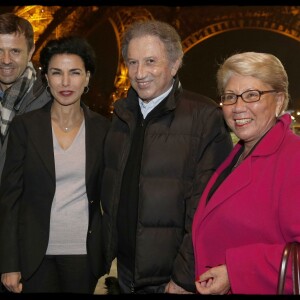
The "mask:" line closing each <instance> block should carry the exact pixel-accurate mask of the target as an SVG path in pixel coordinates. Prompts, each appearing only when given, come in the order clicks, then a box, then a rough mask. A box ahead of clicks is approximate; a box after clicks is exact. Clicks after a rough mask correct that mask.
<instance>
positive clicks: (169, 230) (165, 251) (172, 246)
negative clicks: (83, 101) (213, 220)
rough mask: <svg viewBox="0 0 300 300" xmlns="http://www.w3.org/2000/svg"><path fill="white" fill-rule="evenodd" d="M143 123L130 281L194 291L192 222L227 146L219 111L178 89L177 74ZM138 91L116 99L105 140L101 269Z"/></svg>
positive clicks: (113, 239)
mask: <svg viewBox="0 0 300 300" xmlns="http://www.w3.org/2000/svg"><path fill="white" fill-rule="evenodd" d="M163 101H164V103H165V104H164V106H163V108H162V110H161V113H160V115H159V116H158V117H156V118H154V119H153V120H151V121H149V123H148V125H147V128H146V130H145V136H144V145H143V152H142V162H141V169H140V184H139V211H138V220H137V229H136V234H137V236H136V255H135V271H134V274H135V275H134V276H135V278H134V285H135V287H140V286H144V285H159V284H163V283H167V282H169V280H170V279H171V278H172V280H173V281H174V282H175V283H177V284H178V285H180V286H182V287H183V288H185V289H186V290H189V291H195V285H194V281H195V277H194V257H193V248H192V239H191V225H192V219H193V215H194V212H195V209H196V207H197V204H198V200H199V198H200V196H201V193H202V191H203V189H204V187H205V185H206V183H207V181H208V179H209V178H210V176H211V175H212V173H213V172H214V171H215V170H216V168H217V167H218V166H219V165H220V163H221V162H222V161H223V160H224V159H225V158H226V157H227V155H228V154H229V152H230V151H231V149H232V141H231V137H230V134H229V131H228V130H227V127H226V126H225V123H224V119H223V115H222V111H221V110H220V108H219V107H218V105H217V104H216V103H215V102H214V101H213V100H211V99H209V98H207V97H205V96H202V95H199V94H196V93H192V92H188V91H185V90H182V89H181V87H180V83H179V81H178V79H177V80H176V81H175V84H174V87H173V89H172V91H171V93H170V94H169V95H168V96H167V99H165V100H163ZM137 105H138V97H137V94H136V93H135V91H134V90H133V89H130V90H129V92H128V98H126V99H121V100H119V101H117V102H116V103H115V110H114V114H113V120H112V124H111V128H110V130H109V132H108V136H107V142H106V146H105V161H106V168H105V171H104V180H103V190H102V191H103V193H102V197H101V199H102V206H103V229H104V233H103V234H104V243H105V247H106V259H107V272H108V271H109V268H110V266H111V262H112V260H113V259H114V258H115V257H116V255H117V253H116V252H117V242H118V235H117V226H116V220H117V211H118V202H119V198H120V188H121V183H122V175H123V171H124V168H125V165H126V161H127V158H128V154H129V150H130V146H131V142H132V141H131V138H132V131H133V129H134V127H135V125H136V117H135V114H134V110H135V109H136V107H137Z"/></svg>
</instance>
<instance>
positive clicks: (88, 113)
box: [83, 105, 110, 129]
mask: <svg viewBox="0 0 300 300" xmlns="http://www.w3.org/2000/svg"><path fill="white" fill-rule="evenodd" d="M83 109H84V113H85V118H87V120H89V121H91V122H93V123H95V124H96V123H97V124H99V125H101V126H102V127H104V128H106V129H108V127H109V125H110V120H109V119H108V118H106V117H105V116H103V115H101V114H100V113H98V112H95V111H93V110H91V109H90V108H89V107H88V106H86V105H84V106H83Z"/></svg>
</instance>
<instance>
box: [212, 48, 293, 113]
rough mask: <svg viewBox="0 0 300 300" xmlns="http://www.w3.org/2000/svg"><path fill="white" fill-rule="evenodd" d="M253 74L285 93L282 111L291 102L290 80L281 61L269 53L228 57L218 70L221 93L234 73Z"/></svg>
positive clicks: (248, 53) (249, 53) (240, 54)
mask: <svg viewBox="0 0 300 300" xmlns="http://www.w3.org/2000/svg"><path fill="white" fill-rule="evenodd" d="M235 74H238V75H242V76H252V77H254V78H257V79H259V80H261V81H262V82H264V83H266V84H268V85H270V86H271V87H272V88H273V89H274V90H276V91H278V92H282V93H283V94H284V103H283V106H282V108H281V111H280V113H282V112H283V111H284V110H286V108H287V106H288V103H289V92H288V87H289V81H288V76H287V73H286V70H285V68H284V66H283V64H282V63H281V61H280V60H279V59H278V58H277V57H276V56H274V55H272V54H269V53H258V52H243V53H237V54H234V55H232V56H230V57H229V58H227V59H226V60H225V61H224V62H223V64H222V65H221V66H220V68H219V70H218V72H217V85H218V91H219V94H220V95H221V94H223V93H224V89H225V87H226V85H227V82H228V80H229V79H230V77H231V76H232V75H235Z"/></svg>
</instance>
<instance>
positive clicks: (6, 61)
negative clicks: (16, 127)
mask: <svg viewBox="0 0 300 300" xmlns="http://www.w3.org/2000/svg"><path fill="white" fill-rule="evenodd" d="M34 50H35V45H34V32H33V27H32V25H31V23H30V22H29V21H27V20H26V19H24V18H22V17H19V16H17V15H15V14H13V13H5V14H1V15H0V182H1V174H2V170H3V166H4V162H5V157H6V148H7V136H8V133H9V125H10V123H11V121H12V119H13V117H14V116H15V115H19V114H22V113H25V112H28V111H31V110H34V109H38V108H41V107H42V106H44V105H45V104H46V103H47V102H48V101H49V100H51V96H50V94H48V93H47V92H46V87H45V85H44V84H43V83H42V80H41V78H40V76H39V74H38V73H37V71H36V70H35V68H34V66H33V64H32V62H31V58H32V55H33V53H34Z"/></svg>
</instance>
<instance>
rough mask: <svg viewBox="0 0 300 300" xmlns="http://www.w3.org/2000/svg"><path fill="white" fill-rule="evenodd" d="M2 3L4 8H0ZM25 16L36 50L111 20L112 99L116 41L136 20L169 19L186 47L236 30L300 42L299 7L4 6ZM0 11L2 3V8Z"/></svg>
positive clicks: (123, 82)
mask: <svg viewBox="0 0 300 300" xmlns="http://www.w3.org/2000/svg"><path fill="white" fill-rule="evenodd" d="M3 10H5V7H2V11H3ZM6 10H7V11H12V12H14V13H16V14H17V15H20V16H22V17H25V18H26V19H28V20H29V21H30V22H31V23H32V25H33V27H34V30H35V40H36V41H35V42H36V52H35V55H34V57H33V60H34V61H36V62H38V57H39V52H40V50H41V48H42V47H43V45H44V44H45V42H46V41H48V40H49V39H51V38H53V37H60V36H63V35H68V34H79V35H88V34H89V32H92V31H93V30H94V29H95V28H98V27H99V26H100V25H101V23H104V22H109V23H110V24H111V27H112V28H113V32H114V34H115V40H116V43H117V48H118V51H119V57H118V67H117V71H116V74H115V80H114V87H115V90H114V91H112V92H111V101H115V100H116V99H118V98H120V97H122V96H124V95H125V94H126V93H127V89H128V87H129V81H128V78H127V73H126V68H125V67H124V64H123V62H122V59H121V54H120V40H121V36H122V33H123V32H124V29H125V28H126V26H128V25H129V24H130V23H132V22H133V21H135V20H138V19H152V18H153V19H159V20H163V21H166V22H168V23H170V24H172V25H173V26H174V27H175V28H176V29H177V30H178V32H179V34H180V35H181V37H182V41H183V47H184V51H185V52H188V51H189V50H190V49H192V48H193V47H194V46H196V45H197V44H199V43H201V42H203V41H205V40H207V39H209V38H211V37H213V36H216V35H219V34H222V33H224V32H228V31H234V30H239V29H246V28H251V29H262V30H266V31H272V32H276V33H278V34H280V35H284V36H286V37H289V38H291V39H293V40H296V41H298V42H300V6H238V5H227V6H218V5H217V6H216V5H215V6H156V5H153V6H41V5H32V6H13V7H6ZM0 12H1V8H0Z"/></svg>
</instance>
